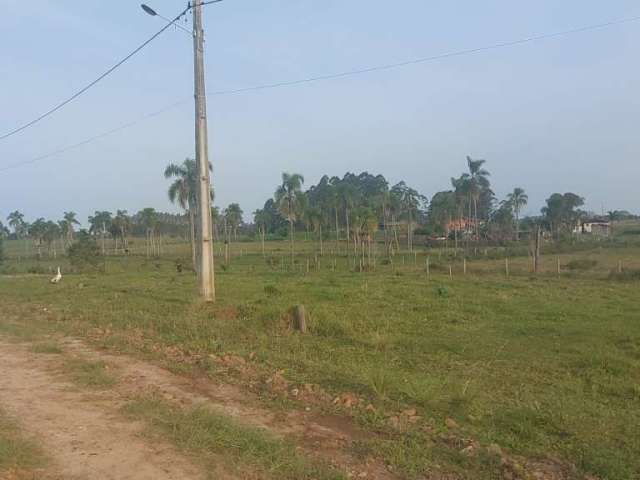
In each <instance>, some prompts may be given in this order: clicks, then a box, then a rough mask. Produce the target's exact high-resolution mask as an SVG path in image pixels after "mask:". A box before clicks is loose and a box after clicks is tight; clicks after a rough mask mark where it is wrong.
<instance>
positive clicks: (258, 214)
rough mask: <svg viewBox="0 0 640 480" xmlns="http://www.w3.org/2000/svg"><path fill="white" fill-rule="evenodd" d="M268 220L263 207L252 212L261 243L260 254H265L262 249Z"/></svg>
mask: <svg viewBox="0 0 640 480" xmlns="http://www.w3.org/2000/svg"><path fill="white" fill-rule="evenodd" d="M268 222H269V217H268V214H267V212H266V211H265V209H264V208H262V209H258V210H256V211H255V212H253V223H254V224H255V225H256V227H257V229H258V233H259V234H260V241H261V243H262V256H263V257H264V256H265V250H264V240H265V236H266V234H267V225H268Z"/></svg>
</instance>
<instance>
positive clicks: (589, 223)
mask: <svg viewBox="0 0 640 480" xmlns="http://www.w3.org/2000/svg"><path fill="white" fill-rule="evenodd" d="M573 233H577V234H580V235H582V234H586V235H594V236H598V237H608V236H609V235H610V233H611V222H610V221H609V219H607V218H606V217H592V218H584V219H582V220H580V221H579V222H578V224H577V225H576V226H575V228H574V229H573Z"/></svg>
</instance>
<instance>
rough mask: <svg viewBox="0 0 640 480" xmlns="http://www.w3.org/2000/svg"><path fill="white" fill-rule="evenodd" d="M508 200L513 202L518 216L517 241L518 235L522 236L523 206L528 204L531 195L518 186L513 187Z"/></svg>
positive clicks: (514, 210) (515, 213)
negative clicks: (521, 216)
mask: <svg viewBox="0 0 640 480" xmlns="http://www.w3.org/2000/svg"><path fill="white" fill-rule="evenodd" d="M507 201H508V202H509V203H510V204H511V207H512V208H513V213H514V215H515V217H516V241H518V237H519V236H520V212H521V210H522V208H523V207H525V206H526V205H527V202H528V201H529V196H528V195H527V194H526V193H524V189H522V188H520V187H516V188H514V189H513V192H511V193H510V194H509V195H507Z"/></svg>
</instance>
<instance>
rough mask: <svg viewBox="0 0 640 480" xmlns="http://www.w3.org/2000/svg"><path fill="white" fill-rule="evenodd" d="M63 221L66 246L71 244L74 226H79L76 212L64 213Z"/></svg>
mask: <svg viewBox="0 0 640 480" xmlns="http://www.w3.org/2000/svg"><path fill="white" fill-rule="evenodd" d="M63 221H64V222H65V232H64V233H65V236H66V241H67V244H70V243H71V242H73V234H74V233H75V230H74V225H80V222H79V221H78V219H77V214H76V212H64V214H63Z"/></svg>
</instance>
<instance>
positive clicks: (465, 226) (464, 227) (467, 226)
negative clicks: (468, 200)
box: [445, 218, 475, 233]
mask: <svg viewBox="0 0 640 480" xmlns="http://www.w3.org/2000/svg"><path fill="white" fill-rule="evenodd" d="M474 229H475V222H474V221H473V219H472V218H456V219H452V220H450V221H449V222H448V223H447V224H446V225H445V230H446V231H447V232H453V231H454V230H457V231H459V232H465V233H473V231H474Z"/></svg>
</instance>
